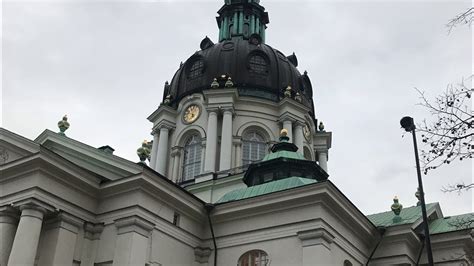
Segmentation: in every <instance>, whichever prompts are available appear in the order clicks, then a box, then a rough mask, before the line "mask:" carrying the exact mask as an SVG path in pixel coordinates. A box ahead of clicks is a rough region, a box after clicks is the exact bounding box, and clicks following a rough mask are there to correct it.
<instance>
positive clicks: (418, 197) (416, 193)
mask: <svg viewBox="0 0 474 266" xmlns="http://www.w3.org/2000/svg"><path fill="white" fill-rule="evenodd" d="M420 196H421V193H420V188H417V189H416V192H415V197H416V198H417V199H418V202H417V203H416V206H420V205H421V198H420Z"/></svg>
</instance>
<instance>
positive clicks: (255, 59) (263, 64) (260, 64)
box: [249, 54, 268, 75]
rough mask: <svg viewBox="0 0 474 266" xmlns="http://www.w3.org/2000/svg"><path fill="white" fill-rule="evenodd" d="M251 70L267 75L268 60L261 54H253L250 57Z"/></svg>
mask: <svg viewBox="0 0 474 266" xmlns="http://www.w3.org/2000/svg"><path fill="white" fill-rule="evenodd" d="M249 71H250V72H252V73H256V74H261V75H266V74H267V73H268V64H267V60H265V58H264V57H263V56H262V55H259V54H254V55H251V56H250V59H249Z"/></svg>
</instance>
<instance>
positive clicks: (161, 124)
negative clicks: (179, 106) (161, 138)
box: [153, 120, 176, 132]
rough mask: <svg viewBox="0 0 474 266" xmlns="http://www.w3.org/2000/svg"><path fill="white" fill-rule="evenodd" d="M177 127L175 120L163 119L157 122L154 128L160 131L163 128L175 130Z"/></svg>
mask: <svg viewBox="0 0 474 266" xmlns="http://www.w3.org/2000/svg"><path fill="white" fill-rule="evenodd" d="M175 128H176V125H175V124H174V123H173V122H170V121H167V120H163V121H160V122H159V123H158V124H156V126H155V127H154V128H153V130H154V131H158V132H160V131H161V130H162V129H168V130H173V129H175Z"/></svg>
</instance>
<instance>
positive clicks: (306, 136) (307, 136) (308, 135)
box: [303, 124, 311, 141]
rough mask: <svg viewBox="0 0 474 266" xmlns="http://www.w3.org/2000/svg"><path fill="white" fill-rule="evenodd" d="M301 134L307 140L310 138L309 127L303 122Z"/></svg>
mask: <svg viewBox="0 0 474 266" xmlns="http://www.w3.org/2000/svg"><path fill="white" fill-rule="evenodd" d="M303 135H304V137H305V139H306V140H307V141H310V140H311V129H309V126H308V124H305V125H304V127H303Z"/></svg>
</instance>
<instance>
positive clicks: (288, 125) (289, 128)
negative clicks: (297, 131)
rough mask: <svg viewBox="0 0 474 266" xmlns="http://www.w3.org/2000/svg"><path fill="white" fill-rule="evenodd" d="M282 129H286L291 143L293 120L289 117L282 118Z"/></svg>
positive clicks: (292, 140)
mask: <svg viewBox="0 0 474 266" xmlns="http://www.w3.org/2000/svg"><path fill="white" fill-rule="evenodd" d="M282 124H283V126H282V129H286V130H287V131H288V137H289V138H290V142H291V143H293V142H294V139H293V121H292V120H290V119H285V120H283V123H282Z"/></svg>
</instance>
